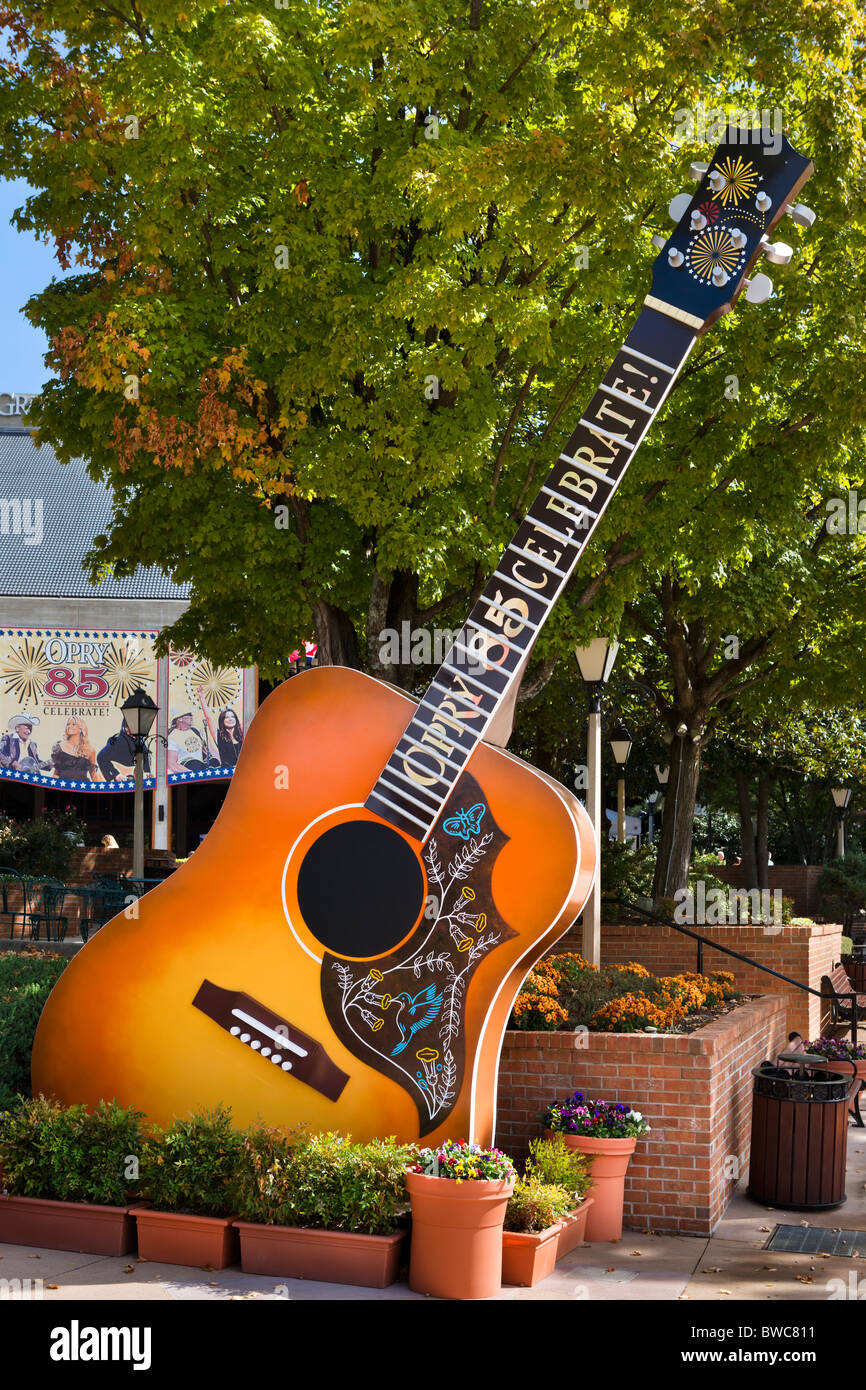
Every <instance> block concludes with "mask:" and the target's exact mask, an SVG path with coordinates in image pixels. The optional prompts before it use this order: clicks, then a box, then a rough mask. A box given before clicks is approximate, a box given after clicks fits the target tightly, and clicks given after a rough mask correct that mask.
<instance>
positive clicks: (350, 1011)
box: [322, 773, 516, 1136]
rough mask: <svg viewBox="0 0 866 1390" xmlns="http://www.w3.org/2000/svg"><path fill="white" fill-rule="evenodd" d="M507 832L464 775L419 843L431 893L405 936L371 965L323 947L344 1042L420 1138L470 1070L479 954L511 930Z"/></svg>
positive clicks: (328, 988) (326, 996) (332, 1015)
mask: <svg viewBox="0 0 866 1390" xmlns="http://www.w3.org/2000/svg"><path fill="white" fill-rule="evenodd" d="M507 843H508V836H507V835H505V834H504V832H503V831H502V830H500V828H499V826H498V825H497V824H496V822H495V821H494V819H493V816H492V814H491V812H490V808H489V807H488V806H487V804H486V802H485V799H484V794H483V792H482V791H481V788H480V787H479V785H478V783H477V782H476V781H475V779H474V778H473V777H471V776H469V774H468V773H464V775H463V776H462V777H461V778H460V781H459V782H458V783H457V785H456V787H455V788H454V791H453V792H452V794H451V796H450V797H449V799H448V801H447V802H446V804H445V806H444V807H443V809H442V813H441V815H440V817H439V819H438V821H437V823H436V827H435V829H434V831H433V834H432V835H431V836H430V838H429V840H428V841H427V844H426V846H425V847H424V851H423V857H424V867H425V870H426V873H427V892H428V896H427V900H426V907H425V912H424V916H423V917H422V918H421V921H420V922H419V924H418V926H417V927H416V928H415V930H414V932H413V933H412V935H411V937H409V939H408V940H407V941H404V942H403V944H402V946H400V947H399V948H397V949H396V950H394V951H392V952H391V953H390V955H387V956H381V957H379V958H378V959H377V960H376V962H375V964H374V965H367V964H362V963H360V962H358V961H353V960H346V959H342V958H340V957H338V956H335V955H331V954H326V955H325V957H324V959H323V961H322V999H323V1001H324V1005H325V1010H326V1012H327V1015H328V1019H329V1021H330V1023H331V1026H332V1028H333V1029H334V1031H335V1033H336V1034H337V1036H338V1037H339V1038H340V1041H341V1042H342V1043H344V1044H345V1046H346V1047H348V1048H349V1050H350V1051H351V1052H353V1053H354V1054H355V1056H356V1057H359V1058H360V1059H361V1061H363V1062H366V1063H367V1065H368V1066H371V1067H374V1068H375V1069H376V1070H377V1071H380V1072H382V1073H383V1075H385V1076H388V1077H390V1078H391V1079H392V1080H394V1081H397V1082H399V1084H400V1085H401V1086H402V1087H403V1089H404V1090H405V1091H407V1092H408V1094H409V1095H410V1096H411V1097H412V1099H413V1101H414V1102H415V1105H416V1107H417V1110H418V1117H419V1121H420V1126H421V1131H420V1132H421V1135H422V1136H423V1135H425V1134H429V1133H430V1131H431V1130H433V1129H435V1128H436V1127H437V1126H438V1125H440V1124H441V1123H442V1121H443V1120H444V1119H445V1118H446V1117H447V1116H448V1114H449V1113H450V1111H451V1110H452V1108H453V1106H454V1103H455V1101H456V1099H457V1096H458V1095H459V1093H460V1088H461V1085H462V1082H463V1075H464V1072H465V1069H466V1062H467V1057H466V1037H465V1024H466V997H467V993H468V990H469V985H470V981H471V979H472V976H473V974H474V973H475V970H476V968H477V966H478V964H479V962H480V961H481V960H483V959H484V957H485V956H487V955H489V954H490V952H491V951H494V950H495V949H496V947H497V946H499V945H501V943H502V942H504V941H507V940H508V939H509V938H510V937H513V936H515V935H516V932H515V931H514V930H513V928H511V927H509V926H508V924H507V922H505V921H504V920H503V919H502V918H501V917H500V915H499V913H498V911H497V909H496V905H495V903H494V901H493V894H492V892H491V888H490V881H491V877H492V874H493V866H494V864H495V862H496V859H497V856H498V854H499V852H500V850H501V849H502V847H503V846H504V845H505V844H507Z"/></svg>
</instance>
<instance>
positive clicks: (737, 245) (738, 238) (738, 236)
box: [728, 227, 746, 251]
mask: <svg viewBox="0 0 866 1390" xmlns="http://www.w3.org/2000/svg"><path fill="white" fill-rule="evenodd" d="M728 236H729V237H730V238H731V245H732V246H733V247H734V250H735V251H742V249H743V247H744V246H745V244H746V233H745V232H741V231H740V229H739V227H730V228H729V229H728Z"/></svg>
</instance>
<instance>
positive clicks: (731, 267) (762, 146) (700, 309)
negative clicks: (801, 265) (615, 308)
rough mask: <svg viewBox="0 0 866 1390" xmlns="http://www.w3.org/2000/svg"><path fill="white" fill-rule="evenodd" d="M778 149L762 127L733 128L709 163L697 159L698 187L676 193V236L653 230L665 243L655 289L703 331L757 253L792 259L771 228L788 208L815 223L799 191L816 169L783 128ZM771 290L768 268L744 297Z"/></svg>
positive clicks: (738, 287) (725, 306)
mask: <svg viewBox="0 0 866 1390" xmlns="http://www.w3.org/2000/svg"><path fill="white" fill-rule="evenodd" d="M774 145H779V148H778V149H772V150H771V149H768V148H767V140H766V134H765V132H763V131H762V130H760V129H756V130H744V129H742V128H740V127H737V126H733V125H732V126H730V127H729V128H728V138H727V139H726V140H724V141H723V142H722V144H721V145H719V148H718V149H717V150H716V152H715V154H714V155H713V158H712V160H711V162H710V164H709V165H703V164H692V166H691V172H692V175H693V176H694V177H697V178H699V180H700V183H699V186H698V190H697V192H696V193H695V194H694V195H693V196H691V195H689V194H688V193H681V194H679V195H678V196H677V197H676V198H674V199H673V201H672V203H671V205H670V209H669V211H670V214H671V217H673V219H674V221H675V222H677V226H676V230H675V231H674V233H673V235H672V236H671V237H670V238H669V239H668V240H664V239H663V238H661V237H654V238H653V241H654V242H655V243H656V245H662V246H663V248H664V249H663V250H662V252H661V254H660V255H659V256H658V257H657V258H656V260H655V263H654V265H653V287H652V295H651V296H650V299H649V300H648V303H650V304H651V303H652V300H653V299H656V300H661V301H663V303H664V304H666V305H668V306H669V307H670V308H674V309H677V310H678V311H679V314H680V315H682V316H683V319H684V321H685V322H687V323H689V325H690V326H691V327H693V328H694V329H695V331H696V332H697V333H702V332H704V331H705V330H706V329H707V328H709V326H710V324H711V323H712V322H713V321H714V320H715V319H717V318H718V317H719V316H720V315H721V314H726V313H727V312H728V310H729V309H730V308H731V307H732V305H733V304H734V301H735V300H736V299H737V297H738V296H739V295H740V293H741V292H742V290H743V287H744V282H746V277H747V275H748V273H749V270H750V269H751V267H752V265H753V264H754V262H755V261H756V259H757V258H758V256H759V255H761V254H763V253H765V254H766V256H767V259H768V260H770V261H771V262H773V263H775V264H777V265H784V264H786V262H787V261H788V260H790V258H791V248H790V247H789V246H786V245H785V244H784V243H783V242H779V243H776V244H775V245H774V244H773V243H772V241H771V240H770V234H771V233H772V231H773V229H774V228H775V227H776V226H777V224H778V223H779V222H780V221H781V219H782V218H783V217H784V216H785V214H786V213H790V214H791V216H792V217H793V219H794V221H795V222H798V223H800V225H803V226H811V224H812V222H813V221H814V214H813V213H811V212H810V210H809V209H808V208H805V207H803V206H802V204H797V203H796V197H797V194H798V193H799V191H800V189H801V188H802V187H803V184H804V183H805V182H806V180H807V179H808V178H810V177H811V175H812V173H813V172H814V166H813V164H812V161H811V160H810V159H807V158H806V157H805V155H802V154H798V153H797V151H796V150H795V149H794V147H793V145H791V144H790V143H789V141H788V140H787V139H786V138H785V136H784V135H781V136H779V135H777V136H775V137H774ZM771 292H772V284H771V282H770V280H769V278H768V277H767V276H766V275H763V274H759V275H756V276H755V277H754V278H753V279H752V280H751V281H750V282H749V283H748V284H747V287H746V298H747V299H749V300H751V301H752V302H753V303H758V304H760V303H761V302H762V301H763V300H764V299H767V298H768V297H769V295H770V293H771Z"/></svg>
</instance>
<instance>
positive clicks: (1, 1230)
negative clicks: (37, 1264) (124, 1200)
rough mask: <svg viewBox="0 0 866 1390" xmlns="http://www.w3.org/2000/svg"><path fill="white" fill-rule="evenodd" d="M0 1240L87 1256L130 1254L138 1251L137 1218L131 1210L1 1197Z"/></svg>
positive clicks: (79, 1203) (43, 1198) (45, 1198)
mask: <svg viewBox="0 0 866 1390" xmlns="http://www.w3.org/2000/svg"><path fill="white" fill-rule="evenodd" d="M0 1241H2V1242H3V1243H4V1244H7V1245H38V1246H40V1247H42V1248H45V1249H48V1250H77V1251H80V1252H82V1253H83V1254H87V1255H128V1254H129V1253H130V1251H132V1250H134V1249H135V1219H134V1216H133V1215H132V1212H131V1209H130V1208H129V1207H104V1206H98V1205H97V1204H96V1203H94V1202H58V1201H54V1200H52V1199H49V1198H47V1197H0Z"/></svg>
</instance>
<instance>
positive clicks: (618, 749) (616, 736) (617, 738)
mask: <svg viewBox="0 0 866 1390" xmlns="http://www.w3.org/2000/svg"><path fill="white" fill-rule="evenodd" d="M610 751H611V752H612V753H613V756H614V761H615V762H616V765H617V768H618V769H619V776H618V778H617V781H616V838H617V840H618V841H619V843H620V844H621V845H624V844H625V765H626V763H627V762H628V758H629V754H630V753H631V734H630V733H629V731H628V729H627V728H626V727H625V725H624V724H617V726H616V728H615V729H614V731H613V733H612V734H611V736H610Z"/></svg>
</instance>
